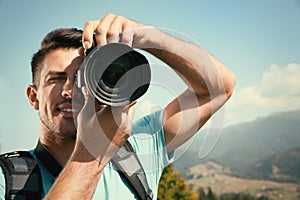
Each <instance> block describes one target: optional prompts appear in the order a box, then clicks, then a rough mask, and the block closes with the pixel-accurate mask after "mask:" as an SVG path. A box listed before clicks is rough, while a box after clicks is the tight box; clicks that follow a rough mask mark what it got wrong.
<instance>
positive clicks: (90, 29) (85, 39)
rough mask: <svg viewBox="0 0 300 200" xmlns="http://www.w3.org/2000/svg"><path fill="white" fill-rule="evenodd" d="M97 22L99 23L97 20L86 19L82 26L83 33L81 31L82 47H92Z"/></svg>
mask: <svg viewBox="0 0 300 200" xmlns="http://www.w3.org/2000/svg"><path fill="white" fill-rule="evenodd" d="M98 24H99V21H98V20H94V21H87V22H86V23H85V25H84V28H83V33H82V45H83V47H84V49H89V48H91V47H92V43H93V34H94V31H95V29H96V27H97V26H98Z"/></svg>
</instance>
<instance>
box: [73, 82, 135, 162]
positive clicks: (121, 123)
mask: <svg viewBox="0 0 300 200" xmlns="http://www.w3.org/2000/svg"><path fill="white" fill-rule="evenodd" d="M82 92H83V94H84V97H85V105H84V106H83V108H82V110H81V111H80V113H79V115H78V118H77V123H78V124H77V142H76V145H75V149H74V152H73V154H74V153H75V154H76V155H77V156H76V157H77V159H79V158H78V156H79V157H81V156H80V155H81V154H82V158H85V159H87V158H89V159H99V161H100V162H101V163H102V164H105V165H106V164H107V162H109V161H110V159H111V158H112V157H113V156H114V154H115V152H116V151H117V150H118V149H119V148H120V147H121V146H122V145H123V143H124V142H125V141H126V140H127V138H128V137H129V136H130V133H131V128H132V119H133V114H134V108H133V107H132V105H134V103H132V104H131V105H128V106H125V107H109V106H102V107H99V106H95V105H97V102H96V100H95V98H94V97H93V96H92V95H91V94H90V93H89V91H88V90H87V88H86V87H83V88H82ZM97 107H98V108H97ZM76 151H78V152H76ZM84 151H85V153H84Z"/></svg>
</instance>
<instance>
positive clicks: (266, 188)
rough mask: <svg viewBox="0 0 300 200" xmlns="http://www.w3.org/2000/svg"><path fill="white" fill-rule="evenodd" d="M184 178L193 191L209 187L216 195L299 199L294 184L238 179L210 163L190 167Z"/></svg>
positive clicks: (299, 192)
mask: <svg viewBox="0 0 300 200" xmlns="http://www.w3.org/2000/svg"><path fill="white" fill-rule="evenodd" d="M184 177H185V178H186V179H187V181H188V183H189V185H190V187H191V188H193V189H194V190H195V191H197V189H198V188H204V189H205V188H208V187H210V188H211V189H212V191H213V192H215V193H216V194H217V195H221V194H226V193H227V194H228V193H246V194H251V195H252V196H255V197H262V196H265V197H268V198H269V199H271V200H282V199H286V200H299V197H300V187H299V185H298V184H296V183H281V182H275V181H268V180H258V179H243V178H239V177H236V176H233V175H231V174H230V170H229V169H228V168H224V167H222V166H221V165H218V164H216V163H214V162H211V161H208V162H205V163H203V164H199V165H196V166H193V167H191V168H190V169H189V170H187V171H186V172H185V174H184Z"/></svg>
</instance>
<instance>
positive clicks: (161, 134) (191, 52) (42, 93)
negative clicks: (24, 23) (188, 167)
mask: <svg viewBox="0 0 300 200" xmlns="http://www.w3.org/2000/svg"><path fill="white" fill-rule="evenodd" d="M78 35H79V36H78ZM93 35H95V39H96V42H97V45H98V46H100V47H101V46H103V45H106V44H108V43H115V42H121V43H124V44H127V45H129V46H131V47H133V48H139V49H142V50H145V51H147V52H149V53H151V54H152V55H154V56H156V57H157V58H159V59H160V60H162V61H164V62H165V63H166V64H167V65H168V66H170V67H171V68H172V69H174V70H175V71H176V72H177V73H178V74H179V76H180V77H181V78H182V79H183V81H184V82H185V83H186V85H187V89H186V91H184V92H183V93H182V94H181V95H179V96H178V97H177V98H176V99H174V100H172V101H171V102H170V103H169V104H168V105H167V106H166V107H165V108H164V109H163V110H161V111H158V112H155V113H153V114H150V115H149V116H145V117H144V118H142V119H140V120H138V121H137V122H135V123H132V118H133V107H134V103H132V104H130V105H127V106H125V107H117V108H112V107H108V106H100V105H97V103H95V101H94V98H93V97H92V95H91V94H90V92H89V91H88V89H87V88H86V87H83V88H82V89H81V90H80V89H79V88H76V87H74V84H75V79H76V78H75V77H76V73H77V71H78V69H79V68H80V66H81V63H82V62H83V59H84V49H89V48H90V47H91V46H92V41H93ZM120 36H121V37H120ZM82 47H83V48H84V49H83V48H82ZM32 74H33V85H30V86H28V88H27V91H26V92H27V96H28V99H29V102H30V104H31V106H32V107H33V108H34V109H35V110H38V112H39V116H40V143H41V144H42V145H43V146H44V147H45V148H46V149H47V151H48V152H49V153H50V154H51V155H52V156H53V158H54V159H55V160H56V161H57V162H58V163H59V164H60V165H61V166H63V170H62V171H61V172H60V174H59V175H58V177H53V176H51V174H49V171H47V166H43V164H41V163H40V162H39V160H38V159H37V157H36V155H35V153H34V152H33V151H31V153H32V154H33V156H34V157H35V158H36V159H37V160H38V162H39V166H40V168H41V173H42V176H43V196H44V199H91V198H94V199H134V198H135V196H134V194H133V193H132V192H131V190H130V188H129V186H128V185H127V184H126V183H125V182H124V180H123V179H122V178H120V176H119V174H118V173H117V172H116V170H115V168H114V167H113V166H112V165H111V162H110V160H111V159H112V157H113V156H114V155H115V153H116V152H117V151H118V149H119V147H121V146H122V145H123V144H124V142H125V141H126V140H127V139H128V141H129V142H130V143H131V144H132V146H133V148H134V150H135V151H136V152H137V155H138V156H139V157H140V158H141V163H142V165H143V167H144V168H145V171H146V175H147V182H148V184H149V187H150V188H151V189H152V191H153V192H154V199H155V198H156V197H157V189H158V188H157V187H158V182H159V178H160V175H161V173H162V171H163V169H164V167H165V166H167V165H168V164H169V163H170V162H171V160H172V152H173V151H174V150H175V149H176V148H178V147H179V146H180V145H182V144H183V143H185V142H186V141H187V140H188V139H190V138H191V137H192V136H193V135H194V134H195V133H196V132H197V131H198V130H199V129H200V128H201V127H202V126H203V125H204V124H205V122H206V121H207V120H208V119H209V118H210V117H211V115H212V114H213V113H215V112H216V111H217V110H218V109H219V108H220V107H221V106H222V105H223V104H224V103H225V102H226V101H227V100H228V99H229V97H230V96H231V94H232V92H233V88H234V84H235V77H234V75H233V73H232V72H230V71H229V70H228V69H227V68H226V67H225V66H224V65H223V64H222V63H221V62H220V61H218V60H217V59H216V58H214V57H213V56H212V55H210V54H209V53H207V52H206V51H204V50H202V49H201V48H200V47H198V46H196V45H194V44H191V43H188V42H185V41H181V40H179V39H177V38H174V37H172V36H170V35H168V34H165V33H163V32H162V31H160V30H158V29H156V28H155V27H151V26H146V25H143V24H141V23H138V22H136V21H133V20H129V19H127V18H125V17H122V16H116V15H113V14H107V15H106V16H104V17H103V18H102V19H100V20H95V21H88V22H86V24H85V26H84V28H83V32H82V33H81V31H78V30H76V29H59V30H56V31H53V32H51V33H49V34H48V35H47V36H46V37H45V39H44V41H43V42H42V46H41V49H40V50H39V51H38V52H37V53H36V54H35V55H34V56H33V60H32ZM141 133H142V134H141ZM3 177H4V176H3V174H2V175H1V176H0V195H2V196H0V198H2V199H4V193H5V192H4V191H5V189H4V188H5V180H4V178H3Z"/></svg>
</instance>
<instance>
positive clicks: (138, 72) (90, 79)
mask: <svg viewBox="0 0 300 200" xmlns="http://www.w3.org/2000/svg"><path fill="white" fill-rule="evenodd" d="M150 81H151V70H150V65H149V62H148V60H147V59H146V57H145V56H144V55H142V54H141V53H139V52H137V51H135V50H134V49H133V48H131V47H129V46H128V45H125V44H121V43H111V44H107V45H104V46H102V47H94V48H93V49H91V50H90V51H89V52H87V53H86V57H85V59H84V62H83V64H82V66H81V68H80V70H79V71H78V73H77V81H76V82H77V83H76V84H77V86H78V87H79V88H81V87H82V86H87V88H88V90H89V92H90V93H91V94H92V95H93V96H94V97H95V98H96V99H97V101H98V102H99V103H100V104H103V105H108V106H112V107H118V106H125V105H127V104H129V103H130V102H132V101H134V100H136V99H138V98H139V97H141V96H142V95H144V94H145V93H146V91H147V90H148V87H149V85H150Z"/></svg>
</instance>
